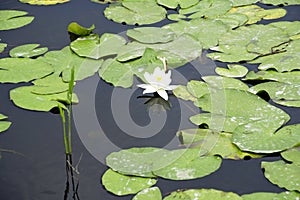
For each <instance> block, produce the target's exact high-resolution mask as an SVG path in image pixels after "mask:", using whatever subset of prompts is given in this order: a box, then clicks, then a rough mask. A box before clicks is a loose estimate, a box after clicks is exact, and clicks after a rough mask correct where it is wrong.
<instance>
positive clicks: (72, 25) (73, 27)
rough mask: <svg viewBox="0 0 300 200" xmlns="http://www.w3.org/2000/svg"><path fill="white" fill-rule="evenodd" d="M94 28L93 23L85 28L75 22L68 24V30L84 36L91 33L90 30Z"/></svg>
mask: <svg viewBox="0 0 300 200" xmlns="http://www.w3.org/2000/svg"><path fill="white" fill-rule="evenodd" d="M94 29H95V25H94V24H93V25H92V26H91V27H89V28H85V27H83V26H81V25H79V24H78V23H77V22H71V23H70V24H69V25H68V32H70V33H73V34H75V35H79V36H86V35H89V34H91V33H92V31H93V30H94Z"/></svg>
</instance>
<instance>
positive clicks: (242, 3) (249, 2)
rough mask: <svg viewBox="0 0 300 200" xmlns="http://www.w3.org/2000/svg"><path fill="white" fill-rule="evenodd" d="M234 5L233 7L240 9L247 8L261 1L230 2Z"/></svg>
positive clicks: (236, 0)
mask: <svg viewBox="0 0 300 200" xmlns="http://www.w3.org/2000/svg"><path fill="white" fill-rule="evenodd" d="M230 1H231V3H232V6H234V7H238V6H246V5H251V4H255V3H257V2H259V1H260V0H230Z"/></svg>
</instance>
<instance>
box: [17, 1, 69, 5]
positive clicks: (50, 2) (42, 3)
mask: <svg viewBox="0 0 300 200" xmlns="http://www.w3.org/2000/svg"><path fill="white" fill-rule="evenodd" d="M19 1H20V2H22V3H28V4H31V5H54V4H58V3H66V2H68V1H70V0H19Z"/></svg>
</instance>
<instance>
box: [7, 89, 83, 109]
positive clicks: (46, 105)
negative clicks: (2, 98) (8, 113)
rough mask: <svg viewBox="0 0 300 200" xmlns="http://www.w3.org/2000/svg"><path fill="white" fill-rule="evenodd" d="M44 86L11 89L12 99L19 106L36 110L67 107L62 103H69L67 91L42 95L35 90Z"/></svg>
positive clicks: (75, 99) (75, 100)
mask: <svg viewBox="0 0 300 200" xmlns="http://www.w3.org/2000/svg"><path fill="white" fill-rule="evenodd" d="M39 87H42V86H35V85H34V86H22V87H18V88H15V89H13V90H11V91H10V99H11V100H12V101H13V102H14V104H15V105H17V106H18V107H21V108H24V109H27V110H35V111H50V110H51V109H52V108H55V107H58V106H61V107H62V108H66V107H65V105H64V104H63V103H62V102H64V103H68V97H67V92H61V93H55V94H49V95H44V94H43V95H41V94H36V93H34V91H35V90H36V89H39ZM72 99H73V100H72V101H73V103H78V98H77V96H76V94H73V96H72Z"/></svg>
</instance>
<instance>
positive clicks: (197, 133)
mask: <svg viewBox="0 0 300 200" xmlns="http://www.w3.org/2000/svg"><path fill="white" fill-rule="evenodd" d="M177 136H178V138H179V140H180V141H181V143H182V144H183V145H185V146H188V147H189V148H196V149H199V154H200V155H219V156H221V157H222V158H225V159H235V160H238V159H243V158H245V157H248V156H250V157H252V158H258V157H262V155H261V154H253V153H248V152H243V151H241V150H240V149H239V148H238V147H237V146H236V145H234V144H233V143H232V142H231V138H232V134H231V133H225V132H214V131H212V130H210V129H188V130H182V131H179V132H178V133H177Z"/></svg>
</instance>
